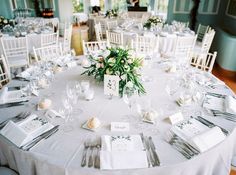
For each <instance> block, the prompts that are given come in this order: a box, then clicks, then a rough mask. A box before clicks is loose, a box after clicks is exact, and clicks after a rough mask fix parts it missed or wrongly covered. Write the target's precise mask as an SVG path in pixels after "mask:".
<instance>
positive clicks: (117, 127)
mask: <svg viewBox="0 0 236 175" xmlns="http://www.w3.org/2000/svg"><path fill="white" fill-rule="evenodd" d="M111 131H118V132H128V131H129V123H127V122H111Z"/></svg>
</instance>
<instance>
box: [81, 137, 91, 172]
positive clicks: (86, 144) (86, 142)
mask: <svg viewBox="0 0 236 175" xmlns="http://www.w3.org/2000/svg"><path fill="white" fill-rule="evenodd" d="M88 148H89V141H85V142H84V151H83V156H82V161H81V166H82V167H84V166H85V165H86V157H87V152H88Z"/></svg>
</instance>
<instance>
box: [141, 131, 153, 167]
mask: <svg viewBox="0 0 236 175" xmlns="http://www.w3.org/2000/svg"><path fill="white" fill-rule="evenodd" d="M140 137H141V140H142V143H143V147H144V150H145V151H146V156H147V161H148V167H151V158H150V155H149V152H148V150H147V145H146V143H145V139H144V135H143V133H140Z"/></svg>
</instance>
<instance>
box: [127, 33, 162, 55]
mask: <svg viewBox="0 0 236 175" xmlns="http://www.w3.org/2000/svg"><path fill="white" fill-rule="evenodd" d="M131 48H132V49H133V50H134V51H135V53H136V54H138V55H142V56H145V55H153V53H157V52H158V50H159V36H157V37H156V36H155V37H152V36H139V35H136V37H135V39H134V40H132V41H131Z"/></svg>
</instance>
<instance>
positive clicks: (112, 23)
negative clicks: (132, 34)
mask: <svg viewBox="0 0 236 175" xmlns="http://www.w3.org/2000/svg"><path fill="white" fill-rule="evenodd" d="M117 26H118V22H117V20H112V21H107V30H111V29H114V28H116V27H117Z"/></svg>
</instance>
